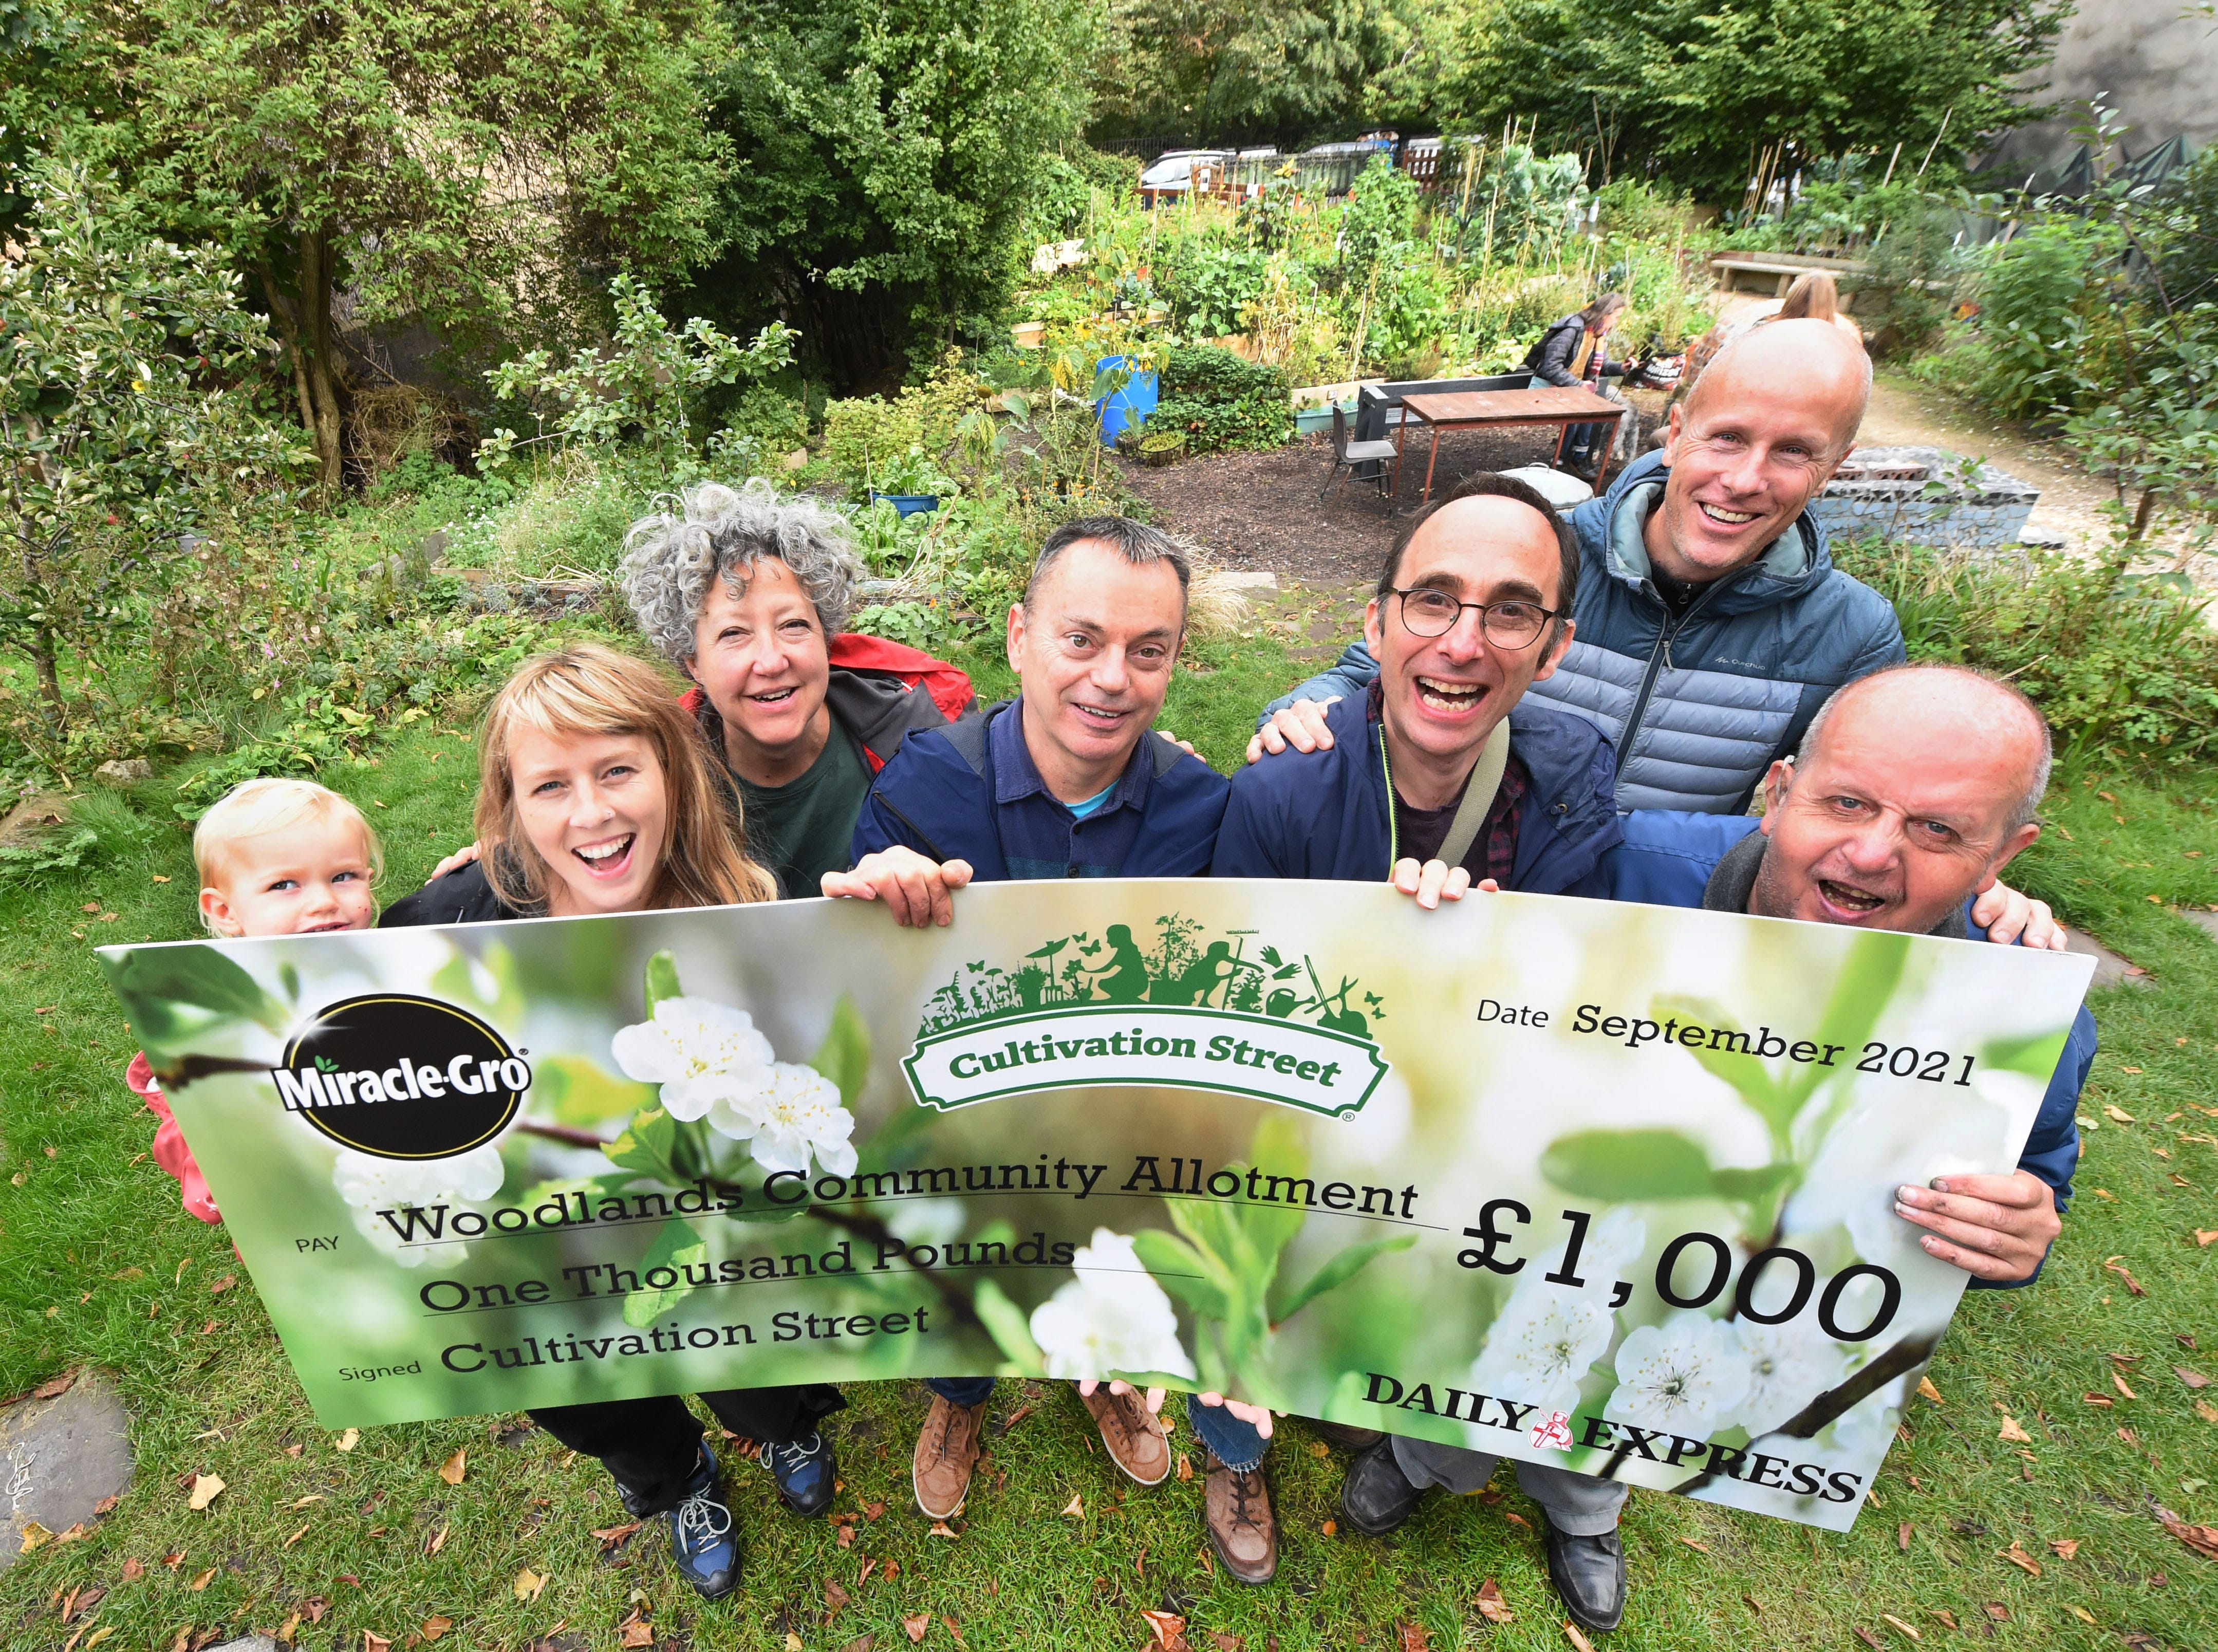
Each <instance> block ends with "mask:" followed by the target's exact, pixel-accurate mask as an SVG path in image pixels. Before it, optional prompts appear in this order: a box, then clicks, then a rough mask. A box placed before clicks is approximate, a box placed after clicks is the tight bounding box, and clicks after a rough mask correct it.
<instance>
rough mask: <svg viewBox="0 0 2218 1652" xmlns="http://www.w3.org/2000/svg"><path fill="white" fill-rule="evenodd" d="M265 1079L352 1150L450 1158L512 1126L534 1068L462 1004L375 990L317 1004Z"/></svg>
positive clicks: (295, 1109)
mask: <svg viewBox="0 0 2218 1652" xmlns="http://www.w3.org/2000/svg"><path fill="white" fill-rule="evenodd" d="M270 1082H271V1083H272V1084H275V1085H276V1087H277V1097H278V1099H279V1100H280V1101H281V1102H283V1103H284V1104H285V1110H286V1111H287V1112H288V1113H297V1114H299V1115H300V1116H301V1117H302V1118H304V1119H306V1120H307V1121H308V1122H309V1123H310V1124H312V1125H313V1126H314V1127H316V1128H317V1129H318V1130H319V1131H321V1132H322V1133H324V1134H325V1135H327V1136H329V1137H330V1138H331V1140H333V1141H336V1142H338V1143H340V1144H341V1145H343V1146H348V1147H352V1148H354V1149H355V1150H356V1152H364V1153H370V1154H373V1155H375V1157H377V1158H450V1157H452V1156H453V1155H455V1154H456V1153H463V1152H468V1151H469V1150H470V1149H471V1148H473V1147H480V1146H484V1145H485V1144H486V1142H488V1141H491V1140H493V1138H494V1137H495V1136H497V1135H499V1133H501V1132H502V1131H503V1130H505V1129H506V1128H507V1127H508V1126H509V1124H510V1122H511V1121H512V1120H514V1118H515V1117H516V1115H517V1109H520V1108H521V1107H522V1106H523V1105H524V1091H525V1090H529V1089H530V1087H531V1068H530V1065H528V1064H527V1063H526V1062H525V1061H524V1059H523V1057H522V1054H521V1053H519V1052H517V1051H515V1050H512V1049H511V1048H510V1047H509V1046H508V1040H505V1039H504V1038H503V1037H501V1035H500V1034H499V1033H496V1032H495V1031H493V1028H490V1027H488V1026H486V1024H485V1023H484V1022H481V1021H480V1020H479V1019H478V1018H477V1017H476V1016H475V1015H471V1014H469V1013H468V1011H467V1010H462V1009H455V1006H454V1005H452V1004H450V1003H440V1002H439V1000H438V999H437V998H419V997H412V996H411V995H409V994H407V993H401V992H373V993H369V994H367V995H365V996H364V997H359V998H345V999H342V1000H341V1001H340V1002H338V1003H334V1004H326V1005H325V1007H324V1008H323V1009H320V1010H319V1011H318V1012H317V1014H316V1018H315V1019H314V1020H313V1021H312V1022H309V1023H308V1025H307V1027H306V1028H303V1029H302V1030H301V1031H300V1033H299V1034H296V1035H295V1036H294V1039H293V1041H292V1042H291V1043H290V1044H288V1045H287V1046H285V1059H284V1065H282V1066H279V1067H273V1068H271V1069H270Z"/></svg>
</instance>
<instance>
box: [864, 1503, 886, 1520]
mask: <svg viewBox="0 0 2218 1652" xmlns="http://www.w3.org/2000/svg"><path fill="white" fill-rule="evenodd" d="M885 1512H886V1506H885V1505H884V1504H883V1503H882V1502H880V1503H865V1504H864V1505H863V1518H864V1519H866V1520H875V1519H877V1518H879V1517H880V1516H882V1515H883V1514H884V1513H885Z"/></svg>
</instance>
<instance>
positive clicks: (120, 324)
mask: <svg viewBox="0 0 2218 1652" xmlns="http://www.w3.org/2000/svg"><path fill="white" fill-rule="evenodd" d="M20 187H21V188H22V189H23V190H24V191H25V192H26V193H27V195H28V203H29V213H28V219H27V220H26V223H25V225H24V226H23V227H22V235H23V238H24V240H23V245H22V248H21V252H22V256H21V257H20V258H9V259H7V260H0V537H4V541H5V544H4V550H0V638H3V639H4V640H5V642H6V643H7V645H8V646H9V647H10V648H14V649H21V650H22V653H23V654H24V655H27V656H28V658H29V660H30V661H31V663H32V667H33V669H34V672H35V674H36V676H37V680H38V692H39V698H40V702H41V703H42V705H43V706H44V710H45V713H46V720H47V722H48V724H49V725H50V732H51V733H53V734H55V735H61V734H63V733H65V730H66V726H67V724H68V722H69V719H70V702H69V698H68V695H67V694H66V692H65V687H64V683H63V679H62V668H63V667H64V665H65V663H66V662H67V661H69V660H70V659H71V658H72V657H74V658H75V659H76V660H77V661H79V662H80V663H82V662H84V661H97V659H98V657H99V655H101V654H102V651H104V650H108V649H117V648H121V647H126V646H131V645H132V643H133V637H134V636H135V628H136V627H137V626H138V625H139V624H140V623H141V622H142V621H143V618H144V615H145V612H146V604H147V601H148V599H150V598H151V597H152V595H154V594H155V593H157V592H158V589H159V587H160V586H161V583H162V582H163V581H164V580H165V579H166V578H168V577H169V576H170V574H172V573H173V572H174V571H175V569H176V568H177V567H178V566H179V565H180V564H181V563H182V562H183V560H184V559H185V558H186V557H187V556H189V545H188V543H187V541H186V535H187V534H188V532H189V531H201V532H206V531H208V530H209V528H210V527H211V526H212V525H214V523H215V522H217V521H220V520H222V519H224V518H225V516H226V508H227V507H228V506H239V505H240V504H241V503H242V502H245V501H251V502H252V503H251V506H250V508H266V507H267V506H269V505H270V502H271V501H273V500H282V498H283V497H284V496H285V495H286V494H287V493H288V491H290V490H294V489H297V487H298V483H297V481H294V477H296V476H297V475H298V474H299V473H300V469H301V467H303V466H306V465H311V464H313V454H311V453H309V452H307V450H305V448H304V447H303V445H302V444H301V443H300V439H299V438H298V437H297V436H295V435H294V434H292V433H290V432H288V431H286V430H284V429H283V428H282V427H277V426H273V425H270V424H269V423H268V422H266V421H265V420H263V419H261V418H260V417H258V416H257V414H256V413H255V411H254V409H253V407H252V391H253V380H254V379H255V377H256V376H257V370H258V369H259V366H260V365H261V361H262V358H263V357H265V356H266V355H267V354H268V353H269V352H270V350H271V348H272V346H271V345H270V338H269V335H268V332H267V329H266V328H265V327H264V326H263V323H262V321H261V320H260V318H258V317H257V316H255V315H254V314H252V313H251V312H250V311H249V310H248V309H247V308H246V307H245V303H244V302H243V301H242V294H241V291H240V285H241V283H240V281H239V276H238V275H237V274H236V273H234V272H233V271H232V270H230V269H229V268H228V267H227V265H226V259H225V258H224V256H223V254H222V252H220V250H219V249H215V248H212V247H195V248H190V249H188V248H183V247H179V246H176V245H171V244H170V242H168V241H164V240H162V239H159V238H158V237H157V236H155V235H153V234H152V233H149V231H148V228H147V226H146V223H145V222H144V221H143V220H142V219H141V218H140V217H139V216H138V215H137V214H134V212H133V210H132V208H130V206H129V205H128V203H127V202H125V201H124V200H123V199H121V197H120V196H119V193H118V191H117V189H116V188H115V183H114V182H113V180H111V179H108V178H106V177H101V176H99V175H97V174H95V173H92V172H90V171H85V170H84V169H83V168H81V167H69V166H64V165H54V164H51V163H48V164H42V165H40V166H38V167H35V168H34V169H33V170H32V171H30V173H29V174H28V176H27V177H25V179H24V180H23V182H22V185H21V186H20ZM41 743H43V742H41Z"/></svg>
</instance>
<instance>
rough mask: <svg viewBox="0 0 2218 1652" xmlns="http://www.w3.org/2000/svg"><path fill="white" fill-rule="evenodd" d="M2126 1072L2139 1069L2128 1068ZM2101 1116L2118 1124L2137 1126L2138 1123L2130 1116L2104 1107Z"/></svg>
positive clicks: (2138, 1069) (2113, 1108) (2112, 1108)
mask: <svg viewBox="0 0 2218 1652" xmlns="http://www.w3.org/2000/svg"><path fill="white" fill-rule="evenodd" d="M2126 1071H2128V1072H2139V1071H2141V1069H2140V1068H2139V1067H2128V1068H2127V1069H2126ZM2103 1117H2104V1118H2106V1119H2112V1120H2115V1121H2117V1122H2118V1123H2120V1124H2137V1123H2139V1122H2140V1121H2139V1120H2137V1119H2136V1118H2134V1115H2132V1114H2130V1113H2122V1112H2120V1111H2119V1110H2118V1109H2116V1108H2115V1107H2105V1108H2104V1109H2103Z"/></svg>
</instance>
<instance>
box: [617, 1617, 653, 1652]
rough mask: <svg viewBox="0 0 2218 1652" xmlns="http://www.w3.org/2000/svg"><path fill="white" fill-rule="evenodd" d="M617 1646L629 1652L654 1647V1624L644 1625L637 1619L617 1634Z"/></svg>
mask: <svg viewBox="0 0 2218 1652" xmlns="http://www.w3.org/2000/svg"><path fill="white" fill-rule="evenodd" d="M616 1644H617V1645H618V1646H621V1647H623V1648H625V1649H627V1652H637V1649H639V1648H641V1647H648V1646H653V1645H654V1625H653V1624H647V1623H642V1622H641V1620H640V1619H638V1618H633V1619H632V1621H631V1622H629V1624H625V1625H624V1626H623V1629H622V1630H619V1631H618V1632H617V1635H616Z"/></svg>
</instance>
